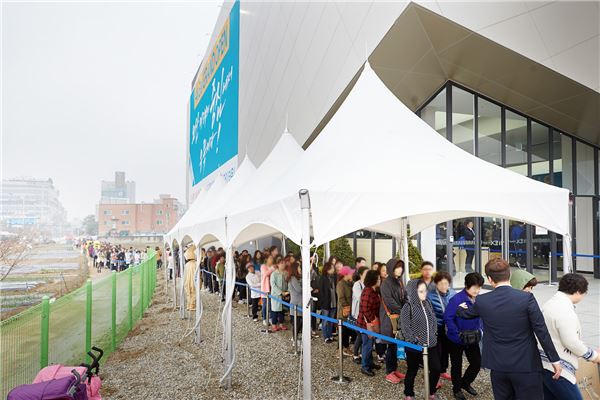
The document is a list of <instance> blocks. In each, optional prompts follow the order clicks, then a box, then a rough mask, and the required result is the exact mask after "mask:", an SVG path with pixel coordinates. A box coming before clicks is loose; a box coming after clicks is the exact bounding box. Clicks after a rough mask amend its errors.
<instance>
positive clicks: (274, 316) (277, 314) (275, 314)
mask: <svg viewBox="0 0 600 400" xmlns="http://www.w3.org/2000/svg"><path fill="white" fill-rule="evenodd" d="M271 323H272V324H273V325H277V324H283V311H271Z"/></svg>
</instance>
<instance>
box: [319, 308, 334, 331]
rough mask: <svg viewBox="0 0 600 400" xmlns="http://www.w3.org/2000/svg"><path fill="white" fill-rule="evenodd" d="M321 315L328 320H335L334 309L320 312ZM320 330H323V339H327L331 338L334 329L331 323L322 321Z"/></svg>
mask: <svg viewBox="0 0 600 400" xmlns="http://www.w3.org/2000/svg"><path fill="white" fill-rule="evenodd" d="M321 315H324V316H326V317H329V318H335V316H336V309H335V308H332V309H330V310H321ZM321 328H322V330H323V339H329V338H332V337H333V330H334V329H335V325H334V324H333V323H331V322H329V321H325V320H322V322H321Z"/></svg>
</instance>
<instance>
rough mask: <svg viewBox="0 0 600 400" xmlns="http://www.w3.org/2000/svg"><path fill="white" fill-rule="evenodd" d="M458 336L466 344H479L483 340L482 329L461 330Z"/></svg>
mask: <svg viewBox="0 0 600 400" xmlns="http://www.w3.org/2000/svg"><path fill="white" fill-rule="evenodd" d="M458 336H459V337H460V340H462V342H463V343H464V344H466V345H470V344H477V343H479V342H480V341H481V331H480V330H479V329H476V330H467V331H460V332H459V333H458Z"/></svg>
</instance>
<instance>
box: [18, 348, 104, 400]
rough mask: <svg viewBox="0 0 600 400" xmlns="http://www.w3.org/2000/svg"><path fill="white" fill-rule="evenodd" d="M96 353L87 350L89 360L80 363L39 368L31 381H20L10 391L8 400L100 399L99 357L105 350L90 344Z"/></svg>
mask: <svg viewBox="0 0 600 400" xmlns="http://www.w3.org/2000/svg"><path fill="white" fill-rule="evenodd" d="M92 350H94V351H96V352H97V353H98V355H97V356H96V354H94V353H92V352H91V351H90V352H88V355H89V356H90V357H91V358H92V364H91V365H88V364H81V366H79V367H65V366H64V365H60V364H54V365H49V366H47V367H45V368H42V369H41V370H40V372H38V374H37V375H36V377H35V379H34V380H33V383H32V384H31V385H21V386H18V387H16V388H14V389H13V390H11V392H10V393H9V396H8V399H9V400H30V399H31V400H33V399H39V400H54V399H61V400H62V399H77V400H84V399H88V400H101V397H100V386H101V385H102V382H101V380H100V377H98V370H99V368H100V364H99V362H100V359H101V358H102V355H103V354H104V352H103V351H102V350H101V349H99V348H98V347H92Z"/></svg>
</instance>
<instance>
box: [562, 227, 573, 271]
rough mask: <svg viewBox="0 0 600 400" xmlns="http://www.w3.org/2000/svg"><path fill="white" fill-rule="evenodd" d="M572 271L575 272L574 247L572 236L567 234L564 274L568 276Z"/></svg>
mask: <svg viewBox="0 0 600 400" xmlns="http://www.w3.org/2000/svg"><path fill="white" fill-rule="evenodd" d="M569 229H570V228H569ZM571 271H573V247H572V243H571V235H570V234H569V233H567V234H565V235H563V273H565V274H568V273H569V272H571Z"/></svg>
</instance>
